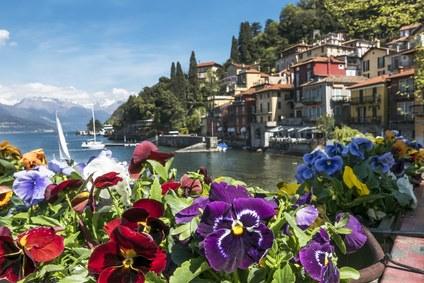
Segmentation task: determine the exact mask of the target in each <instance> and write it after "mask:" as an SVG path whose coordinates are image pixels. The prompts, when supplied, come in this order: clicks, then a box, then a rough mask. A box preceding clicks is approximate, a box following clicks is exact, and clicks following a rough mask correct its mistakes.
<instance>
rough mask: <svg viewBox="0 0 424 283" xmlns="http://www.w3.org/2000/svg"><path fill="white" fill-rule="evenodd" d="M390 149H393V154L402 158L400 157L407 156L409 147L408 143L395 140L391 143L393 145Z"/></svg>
mask: <svg viewBox="0 0 424 283" xmlns="http://www.w3.org/2000/svg"><path fill="white" fill-rule="evenodd" d="M392 150H393V152H394V154H395V155H396V156H397V157H399V158H402V157H405V156H407V153H408V150H409V147H408V145H407V144H406V143H405V142H404V141H402V140H397V141H396V142H395V143H394V144H393V146H392Z"/></svg>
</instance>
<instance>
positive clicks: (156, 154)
mask: <svg viewBox="0 0 424 283" xmlns="http://www.w3.org/2000/svg"><path fill="white" fill-rule="evenodd" d="M173 156H174V154H173V153H169V152H161V151H159V148H158V147H157V146H156V145H155V144H154V143H152V142H149V141H143V142H141V143H139V144H137V145H136V147H135V149H134V152H133V155H132V158H131V162H130V165H129V167H128V171H129V172H130V174H131V176H132V177H133V178H135V179H137V178H138V176H139V174H140V170H141V167H142V165H143V163H144V162H145V161H146V160H155V161H158V162H160V163H162V164H163V163H165V161H166V160H168V159H170V158H171V157H173Z"/></svg>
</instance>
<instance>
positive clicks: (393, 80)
mask: <svg viewBox="0 0 424 283" xmlns="http://www.w3.org/2000/svg"><path fill="white" fill-rule="evenodd" d="M414 75H415V70H414V69H408V70H403V69H401V70H400V72H399V73H397V74H392V75H389V76H388V77H387V78H386V80H387V90H388V95H389V121H388V126H389V128H390V129H396V130H398V131H399V133H400V134H401V135H403V136H406V137H408V138H414V137H415V124H414V118H415V117H414V111H413V107H414V104H415V95H414V92H415V86H414V85H415V80H414Z"/></svg>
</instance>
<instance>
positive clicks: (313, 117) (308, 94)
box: [301, 76, 365, 124]
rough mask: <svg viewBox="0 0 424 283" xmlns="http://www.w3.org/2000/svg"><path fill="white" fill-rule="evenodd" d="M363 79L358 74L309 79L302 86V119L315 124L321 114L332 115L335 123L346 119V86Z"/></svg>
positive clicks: (348, 92)
mask: <svg viewBox="0 0 424 283" xmlns="http://www.w3.org/2000/svg"><path fill="white" fill-rule="evenodd" d="M363 80H365V78H364V77H360V76H328V77H325V78H322V79H318V80H316V81H309V82H306V83H304V84H302V85H301V87H302V103H303V108H302V119H303V121H304V122H305V123H307V124H316V122H317V120H318V119H319V118H320V117H322V116H334V117H335V120H336V123H343V122H345V121H346V116H347V117H348V116H349V115H346V107H345V105H346V104H348V103H349V102H350V96H351V94H350V90H349V89H348V88H347V87H349V86H352V85H354V84H356V83H358V82H360V81H363Z"/></svg>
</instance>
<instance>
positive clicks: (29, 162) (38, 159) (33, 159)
mask: <svg viewBox="0 0 424 283" xmlns="http://www.w3.org/2000/svg"><path fill="white" fill-rule="evenodd" d="M21 162H22V164H23V165H24V167H25V169H27V170H29V169H32V168H34V167H35V166H39V165H45V164H47V160H46V155H45V154H44V151H43V149H41V148H39V149H34V150H33V151H30V152H27V153H25V154H24V155H23V156H22V158H21Z"/></svg>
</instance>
